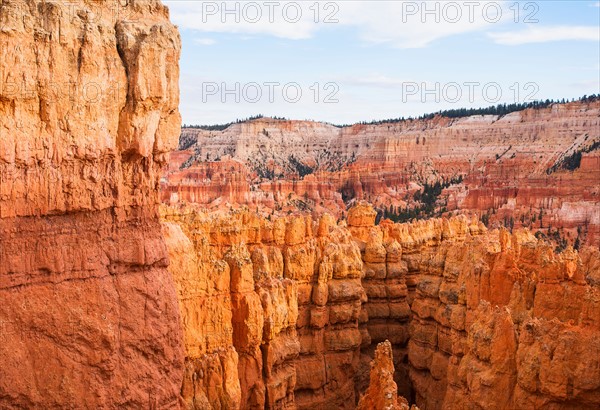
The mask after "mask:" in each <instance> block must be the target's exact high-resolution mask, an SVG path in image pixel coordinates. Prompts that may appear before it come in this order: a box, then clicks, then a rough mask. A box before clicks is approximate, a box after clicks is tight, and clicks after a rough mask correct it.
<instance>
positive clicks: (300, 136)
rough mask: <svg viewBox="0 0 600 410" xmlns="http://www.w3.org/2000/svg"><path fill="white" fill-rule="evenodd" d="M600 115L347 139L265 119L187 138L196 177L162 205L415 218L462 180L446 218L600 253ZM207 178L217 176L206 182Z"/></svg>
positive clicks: (178, 178) (499, 120)
mask: <svg viewBox="0 0 600 410" xmlns="http://www.w3.org/2000/svg"><path fill="white" fill-rule="evenodd" d="M599 112H600V101H598V100H596V101H594V102H574V103H567V104H555V105H552V106H551V107H549V108H544V109H528V110H524V111H520V112H514V113H511V114H508V115H505V116H503V117H498V116H491V115H490V116H473V117H467V118H458V119H450V118H441V117H435V118H434V119H431V120H422V121H416V120H415V121H412V120H411V121H406V122H400V123H389V124H388V123H384V124H380V125H354V126H351V127H344V128H337V127H333V126H330V125H327V124H320V123H314V122H307V121H280V120H272V119H257V120H253V121H250V122H247V123H242V124H235V125H232V126H231V127H229V128H227V129H226V130H224V131H203V130H198V129H184V130H183V134H182V141H185V142H186V145H187V146H188V147H192V148H193V149H192V148H190V149H189V150H187V151H182V152H179V153H178V154H177V156H176V157H175V158H174V161H175V162H176V163H178V164H183V162H182V159H183V158H184V157H187V158H190V157H191V160H190V163H189V164H187V165H190V164H191V165H192V166H191V167H190V168H189V169H188V168H185V167H184V168H183V169H181V170H180V169H179V168H177V169H176V170H172V172H170V173H169V174H168V175H167V177H166V180H165V181H164V183H163V201H165V202H169V201H171V203H176V202H177V201H184V202H195V203H198V204H202V205H207V206H209V207H216V206H220V205H221V204H222V203H223V202H229V203H231V204H233V205H236V204H245V205H249V206H252V207H254V206H258V207H260V208H261V211H262V207H265V208H267V209H269V210H272V209H275V210H283V211H284V212H286V211H287V210H288V209H291V210H306V209H308V210H314V211H316V213H318V214H321V213H323V212H329V213H332V214H333V215H335V216H336V217H337V216H341V215H343V214H344V211H345V205H344V202H348V200H350V199H366V200H368V201H370V202H371V203H373V204H375V205H376V206H377V207H379V208H383V207H389V206H390V205H394V206H395V207H400V208H401V209H404V208H405V207H406V206H410V207H414V206H416V205H418V203H416V202H415V201H414V199H413V195H414V193H415V192H416V191H417V190H419V189H421V188H422V186H423V184H424V182H425V181H429V182H433V181H436V180H437V181H440V180H441V179H442V178H445V179H446V180H449V179H450V178H452V177H458V176H462V177H463V178H464V180H463V182H461V183H458V184H453V185H451V186H450V187H448V188H447V189H446V190H444V192H443V193H442V195H441V196H440V198H439V202H438V204H437V210H438V211H439V212H443V211H444V209H445V210H446V211H453V210H460V211H462V212H465V213H467V214H469V215H471V214H477V215H478V216H479V217H482V218H483V219H485V220H486V221H489V225H490V226H500V225H505V226H509V225H510V226H513V227H521V226H525V227H531V229H532V230H534V231H535V230H540V231H541V232H542V233H543V234H545V235H547V234H548V233H550V234H551V236H557V235H560V236H562V237H563V238H565V239H567V240H568V241H570V243H571V244H572V243H573V242H574V241H575V240H576V238H577V237H579V242H580V243H588V244H593V245H595V246H599V245H600V211H598V209H600V199H599V196H600V187H599V185H598V180H600V154H599V152H600V151H598V150H597V149H596V150H593V151H591V152H589V153H586V152H585V151H586V149H587V148H590V147H591V146H592V144H593V143H594V142H596V143H598V142H600V131H599V130H600V120H599V118H600V117H598V114H599ZM580 151H583V153H582V159H581V164H580V166H579V167H578V168H576V169H575V170H574V171H568V170H565V169H562V168H561V167H557V169H556V170H555V171H554V172H550V173H548V170H552V167H553V166H554V165H556V164H560V162H561V160H562V159H565V158H567V157H568V156H570V155H571V154H574V153H577V152H580ZM184 152H186V153H187V154H185V155H184ZM292 155H293V158H292ZM194 159H196V160H198V161H200V162H197V163H194V161H193V160H194ZM232 163H235V164H236V165H235V166H233V165H232ZM298 164H300V165H298ZM207 169H208V170H210V171H206V170H207ZM219 169H220V171H218V170H219ZM209 172H211V173H212V174H214V175H216V177H215V178H214V179H211V178H207V177H206V175H207V174H208V173H209ZM306 173H311V174H310V175H305V174H306ZM197 176H201V177H197ZM455 182H456V181H455ZM559 228H560V231H558V232H557V229H559ZM549 230H550V232H549Z"/></svg>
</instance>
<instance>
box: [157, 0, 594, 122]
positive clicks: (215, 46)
mask: <svg viewBox="0 0 600 410" xmlns="http://www.w3.org/2000/svg"><path fill="white" fill-rule="evenodd" d="M164 3H165V4H167V5H168V6H169V9H170V12H171V19H172V20H173V22H174V23H175V24H177V25H178V27H179V29H180V32H181V38H182V56H181V62H180V64H181V80H180V86H181V104H180V111H181V113H182V116H183V123H184V124H195V125H196V124H220V123H227V122H230V121H235V120H236V119H242V118H247V117H249V116H253V115H258V114H261V115H265V116H277V117H286V118H290V119H298V120H317V121H325V122H330V123H334V124H351V123H356V122H360V121H371V120H378V119H387V118H399V117H409V116H419V115H422V114H425V113H430V112H436V111H439V110H444V109H453V108H463V107H487V106H489V105H495V104H498V103H514V102H519V103H522V102H529V101H533V100H540V99H542V100H545V99H562V98H565V99H571V98H577V97H581V96H583V95H590V94H599V93H600V2H599V1H595V0H594V1H589V0H585V1H577V0H568V1H476V0H474V1H467V0H465V1H352V0H344V1H314V0H307V1H296V2H294V1H226V2H224V1H195V0H179V1H177V0H164Z"/></svg>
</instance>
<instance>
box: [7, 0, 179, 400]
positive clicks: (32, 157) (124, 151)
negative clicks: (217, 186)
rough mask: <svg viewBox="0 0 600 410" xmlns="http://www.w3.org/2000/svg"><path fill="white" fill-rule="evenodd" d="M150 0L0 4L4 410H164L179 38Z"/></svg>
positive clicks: (171, 325) (171, 328)
mask: <svg viewBox="0 0 600 410" xmlns="http://www.w3.org/2000/svg"><path fill="white" fill-rule="evenodd" d="M168 17H169V16H168V10H167V8H166V7H164V6H163V5H162V4H161V3H160V2H159V1H158V0H131V1H128V2H122V1H105V2H97V1H88V0H86V1H77V2H63V1H36V0H4V1H2V2H1V3H0V49H1V53H2V59H1V60H0V300H1V301H2V302H1V303H0V339H1V340H0V369H1V370H0V407H2V408H80V407H90V408H123V407H125V408H127V407H128V408H173V407H176V406H177V405H178V400H179V392H180V388H181V381H182V377H183V356H184V353H183V344H182V332H181V328H180V325H179V310H178V306H177V296H176V291H175V287H174V285H173V281H172V279H171V276H170V274H169V272H168V271H167V265H168V254H167V249H166V247H165V243H164V239H163V236H162V233H161V227H160V223H159V218H158V210H157V202H158V184H159V178H160V176H161V174H162V172H163V167H164V166H165V165H166V162H167V160H168V155H167V153H168V152H169V151H170V150H172V149H173V148H174V147H175V145H176V142H177V136H178V128H179V124H180V116H179V113H178V108H177V107H178V100H179V87H178V79H179V72H178V70H179V69H178V60H179V53H180V39H179V34H178V32H177V30H176V28H175V27H174V26H173V25H172V24H171V23H170V22H169V19H168Z"/></svg>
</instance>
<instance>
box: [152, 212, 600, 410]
mask: <svg viewBox="0 0 600 410" xmlns="http://www.w3.org/2000/svg"><path fill="white" fill-rule="evenodd" d="M375 218H376V212H375V211H374V210H373V208H371V207H370V206H369V205H366V204H359V205H358V206H356V207H354V208H352V209H351V210H350V211H349V213H348V220H347V223H346V222H345V221H342V222H340V223H336V221H335V220H334V219H333V218H332V217H331V216H329V215H327V214H325V215H323V216H321V217H319V218H317V219H313V218H310V217H306V216H299V215H297V216H288V217H282V218H262V217H259V216H257V215H256V213H254V212H250V211H247V210H246V211H244V210H239V211H234V212H219V213H202V212H198V211H197V210H196V209H194V208H189V207H184V208H181V207H180V208H164V210H163V219H164V220H165V223H164V228H163V229H164V231H165V233H166V237H167V245H168V248H169V252H170V256H171V261H172V265H171V270H172V272H173V275H174V279H175V281H176V283H177V288H178V293H179V303H180V306H181V307H182V317H181V321H182V326H183V331H184V334H185V340H186V346H187V353H186V376H185V380H184V382H183V389H182V396H183V398H184V400H185V402H186V403H187V404H188V406H189V407H190V408H230V407H231V408H238V407H237V406H238V405H239V408H270V409H274V408H299V409H322V408H355V406H356V405H357V404H358V403H359V402H360V400H361V397H363V399H362V403H363V406H364V405H365V404H364V403H375V401H377V402H379V401H378V400H380V399H381V400H384V401H386V400H388V399H389V400H391V401H392V402H393V401H394V399H393V396H392V398H389V397H388V396H387V393H389V392H390V391H391V390H394V389H395V388H393V387H392V386H393V384H392V383H395V386H397V391H396V393H397V394H398V395H402V396H404V397H406V398H407V400H409V401H411V402H412V403H416V404H417V405H418V406H419V407H420V408H422V409H442V408H489V409H506V408H519V409H541V408H553V409H575V408H577V409H592V408H596V407H597V406H598V405H600V373H598V368H599V367H598V366H599V360H600V350H599V349H600V345H599V344H598V342H597V341H598V340H600V339H599V336H600V289H599V286H600V263H599V260H600V258H599V255H598V250H597V249H595V248H584V249H583V250H582V251H581V252H580V253H578V252H576V251H573V250H572V249H571V248H568V249H566V250H565V251H563V252H562V253H556V252H555V251H554V246H553V245H552V244H550V243H547V242H545V241H544V240H542V239H538V238H536V237H535V236H534V235H533V234H531V233H530V232H529V231H527V230H516V231H515V232H514V233H513V234H510V233H509V232H508V231H507V230H493V231H488V230H487V229H486V228H485V227H484V226H483V225H482V224H481V223H480V222H478V221H477V220H476V219H468V218H466V217H464V216H461V217H456V218H452V219H432V220H428V221H419V222H415V223H411V224H393V223H390V222H388V221H386V222H383V223H381V224H380V225H375ZM190 255H192V256H191V257H190ZM386 340H389V342H386V344H385V345H384V346H385V347H382V348H381V349H383V350H384V352H385V353H382V352H381V351H380V353H379V354H378V353H376V352H375V346H376V345H377V343H381V342H385V341H386ZM198 347H199V348H198ZM388 351H389V353H390V354H389V355H388V353H387V352H388ZM392 352H393V367H394V368H395V370H393V371H392V370H391V367H390V365H389V364H383V365H380V366H379V367H380V370H381V369H384V371H378V370H375V369H374V370H373V372H375V373H376V374H375V375H373V373H371V374H372V376H371V380H370V384H371V387H369V372H370V363H371V361H372V359H373V358H374V357H375V358H378V357H379V359H378V360H377V361H379V362H381V360H382V358H381V356H382V355H383V356H385V357H386V358H385V361H386V362H387V361H391V360H392V359H391V356H392ZM386 369H387V370H386ZM386 371H387V372H388V373H390V372H391V373H392V375H393V377H392V380H389V377H387V376H385V375H384V373H385V372H386ZM374 383H375V384H376V385H377V384H379V386H376V387H373V385H374ZM381 389H384V390H385V392H386V394H384V396H383V398H382V397H381V396H378V395H379V394H380V393H381ZM207 403H209V404H208V405H207ZM238 403H239V404H238ZM397 403H400V404H399V405H402V403H404V402H403V401H402V399H398V401H397ZM367 406H368V404H367Z"/></svg>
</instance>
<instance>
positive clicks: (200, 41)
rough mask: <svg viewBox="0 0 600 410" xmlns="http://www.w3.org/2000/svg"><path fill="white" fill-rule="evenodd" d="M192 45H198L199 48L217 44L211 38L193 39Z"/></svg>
mask: <svg viewBox="0 0 600 410" xmlns="http://www.w3.org/2000/svg"><path fill="white" fill-rule="evenodd" d="M194 43H196V44H200V45H201V46H212V45H214V44H216V43H217V42H216V41H215V40H214V39H212V38H195V39H194Z"/></svg>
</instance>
